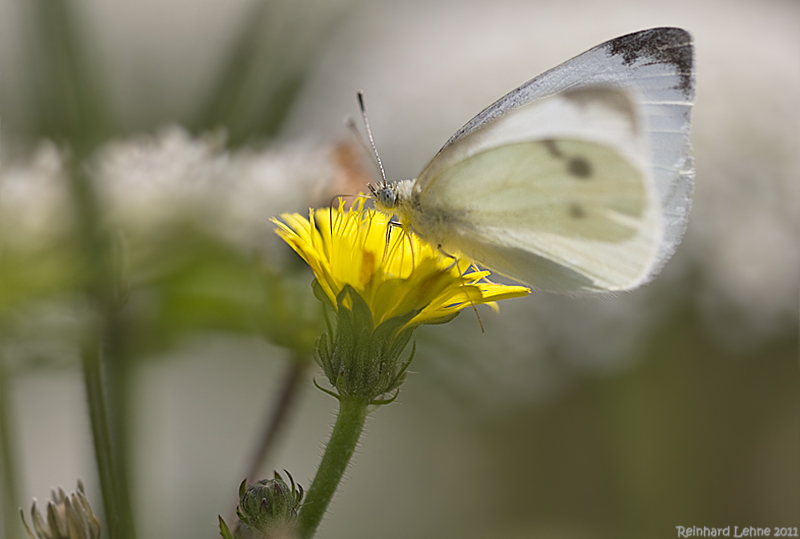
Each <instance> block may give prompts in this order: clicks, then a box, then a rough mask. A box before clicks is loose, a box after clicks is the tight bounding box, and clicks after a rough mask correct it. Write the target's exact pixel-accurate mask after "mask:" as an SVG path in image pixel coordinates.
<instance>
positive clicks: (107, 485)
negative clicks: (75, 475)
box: [81, 342, 132, 539]
mask: <svg viewBox="0 0 800 539" xmlns="http://www.w3.org/2000/svg"><path fill="white" fill-rule="evenodd" d="M81 360H82V363H83V380H84V385H85V386H86V398H87V401H88V403H89V419H90V421H91V425H92V439H93V440H94V452H95V458H96V459H97V471H98V474H99V476H100V488H101V489H102V491H103V506H104V507H105V514H106V526H107V527H108V536H109V538H110V539H123V538H126V537H129V535H128V534H127V533H126V530H123V529H122V528H123V527H124V526H123V525H122V524H123V523H122V519H121V517H120V515H121V511H120V508H119V496H118V494H117V489H118V487H117V481H116V479H115V473H114V462H113V452H112V450H111V432H110V430H109V427H108V415H107V414H106V404H105V400H104V397H103V376H102V353H101V350H100V345H99V343H97V342H94V343H93V342H87V343H85V344H84V346H83V349H82V350H81ZM130 537H132V535H130Z"/></svg>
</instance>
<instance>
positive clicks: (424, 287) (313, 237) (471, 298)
mask: <svg viewBox="0 0 800 539" xmlns="http://www.w3.org/2000/svg"><path fill="white" fill-rule="evenodd" d="M281 218H282V219H283V222H281V221H278V220H277V219H273V221H274V222H275V223H276V224H277V225H278V227H279V228H278V230H277V232H278V234H279V235H280V236H281V237H282V238H283V239H284V240H285V241H286V242H287V243H288V244H289V245H291V246H292V248H293V249H294V250H295V251H297V253H298V254H299V255H300V256H301V257H303V259H304V260H305V261H306V262H307V263H308V265H309V266H311V269H312V270H313V271H314V275H315V276H316V281H315V283H314V290H315V293H316V295H317V297H318V298H320V299H321V300H324V301H325V302H326V303H327V304H329V305H330V306H331V307H332V308H333V310H334V311H335V317H334V322H335V323H334V324H329V326H328V332H327V333H324V334H323V335H321V336H320V338H319V339H318V341H317V361H318V363H319V364H320V366H321V367H322V370H323V371H324V373H325V376H327V378H328V380H329V381H330V383H331V385H333V387H334V388H336V391H337V393H333V392H331V391H328V393H330V394H331V395H333V396H335V397H337V398H341V397H342V396H346V397H348V398H350V397H353V398H356V399H360V400H362V401H363V402H366V403H372V404H385V403H387V402H391V400H393V398H394V396H393V397H392V398H389V399H385V398H384V399H382V398H380V397H381V395H386V394H389V393H392V392H395V396H396V395H397V393H396V391H397V390H398V389H399V387H400V385H401V384H402V383H403V381H404V380H405V374H406V370H407V368H408V366H409V364H410V363H411V360H412V358H413V357H414V348H413V347H412V351H411V354H410V357H408V358H405V359H404V358H403V357H402V355H403V350H404V349H405V348H406V345H407V344H408V342H409V341H410V340H411V335H412V333H413V332H414V329H415V328H416V327H417V326H419V325H420V324H435V323H441V322H447V321H448V320H451V319H452V318H453V317H455V316H456V315H457V314H458V313H459V312H460V311H461V309H463V308H464V307H468V306H470V305H477V304H479V303H489V304H493V302H495V301H497V300H499V299H505V298H513V297H518V296H523V295H525V294H527V293H528V292H529V290H528V289H527V288H525V287H522V286H506V285H499V284H492V283H489V282H487V281H486V277H487V276H488V275H489V272H488V271H479V270H477V269H474V268H473V267H472V265H471V264H470V263H468V262H467V261H465V260H458V259H453V258H452V257H448V256H445V255H443V254H442V253H440V252H438V250H436V249H434V248H433V247H431V246H430V245H428V244H426V243H425V242H423V241H421V240H420V239H419V238H417V237H416V236H415V235H414V234H412V233H411V232H410V231H403V230H399V229H398V230H393V229H392V225H390V224H389V219H388V217H387V216H386V215H384V214H383V213H380V212H377V211H375V210H371V209H365V208H364V198H359V199H358V200H356V202H355V203H354V204H353V206H352V207H351V208H350V209H347V210H346V209H345V208H344V201H342V200H341V199H340V200H339V207H338V208H336V209H334V208H328V209H323V210H313V209H312V210H310V211H309V216H308V219H306V218H304V217H302V216H300V215H299V214H296V213H295V214H283V215H281ZM323 391H327V390H323Z"/></svg>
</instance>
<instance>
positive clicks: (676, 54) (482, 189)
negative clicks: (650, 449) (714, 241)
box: [369, 28, 695, 292]
mask: <svg viewBox="0 0 800 539" xmlns="http://www.w3.org/2000/svg"><path fill="white" fill-rule="evenodd" d="M694 78H695V77H694V50H693V46H692V38H691V36H690V35H689V33H688V32H686V31H685V30H682V29H680V28H653V29H650V30H644V31H641V32H637V33H633V34H629V35H625V36H622V37H619V38H617V39H613V40H611V41H608V42H606V43H603V44H602V45H598V46H597V47H595V48H593V49H591V50H589V51H587V52H585V53H583V54H581V55H580V56H576V57H575V58H573V59H571V60H568V61H567V62H565V63H563V64H561V65H560V66H558V67H555V68H553V69H551V70H549V71H547V72H545V73H543V74H541V75H539V76H538V77H536V78H534V79H532V80H530V81H528V82H526V83H525V84H523V85H522V86H520V87H519V88H517V89H516V90H513V91H512V92H511V93H509V94H508V95H506V96H504V97H502V98H501V99H499V100H498V101H497V102H495V103H494V104H492V105H491V106H489V107H488V108H487V109H485V110H484V111H483V112H481V113H480V114H478V115H477V116H476V117H475V118H473V119H472V120H470V121H469V122H468V123H467V124H466V125H465V126H464V127H462V128H461V129H460V130H459V131H458V132H457V133H456V134H455V135H453V137H452V138H451V139H450V140H449V141H447V143H446V144H445V145H444V147H443V148H442V149H441V150H439V153H438V154H437V155H436V156H435V157H434V158H433V160H432V161H431V162H430V163H429V164H428V166H427V167H425V169H424V170H423V171H422V173H421V174H420V175H419V177H417V179H415V180H402V181H399V182H396V183H387V182H386V181H385V180H384V181H382V182H380V183H379V184H377V185H374V184H370V185H369V188H370V190H371V192H372V195H373V197H374V198H375V206H376V207H377V208H378V209H379V210H381V211H384V212H385V213H388V214H389V215H391V214H395V215H396V216H397V217H398V218H399V220H400V222H401V223H402V225H403V226H404V227H409V228H410V229H411V230H413V231H414V232H415V233H417V234H418V235H419V236H420V237H421V238H423V239H424V240H426V241H427V242H429V243H431V244H432V245H434V246H438V247H439V248H440V249H441V250H442V251H443V252H445V253H449V254H460V255H462V256H465V257H467V258H469V259H472V260H474V261H475V262H477V263H478V264H479V265H482V266H485V267H487V268H489V269H491V270H494V271H495V272H497V273H500V274H502V275H506V276H508V277H510V278H512V279H515V280H517V281H520V282H522V283H525V284H527V285H530V286H531V287H533V288H537V289H541V290H550V291H557V292H605V291H613V290H629V289H632V288H635V287H637V286H639V285H641V284H643V283H645V282H647V281H649V280H650V279H651V278H652V277H653V276H654V275H655V274H656V273H657V272H658V271H659V270H660V269H661V267H662V266H663V265H664V263H665V262H666V261H667V260H668V259H669V258H670V256H672V254H673V252H674V251H675V248H676V247H677V245H678V243H679V242H680V240H681V237H682V235H683V232H684V230H685V228H686V220H687V217H688V213H689V209H690V207H691V197H692V191H693V184H694V170H693V167H692V160H691V157H690V156H689V140H688V139H689V127H690V116H691V110H692V102H693V99H694Z"/></svg>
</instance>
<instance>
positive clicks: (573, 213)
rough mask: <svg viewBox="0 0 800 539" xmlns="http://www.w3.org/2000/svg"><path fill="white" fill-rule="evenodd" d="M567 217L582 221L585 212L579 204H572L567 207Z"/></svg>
mask: <svg viewBox="0 0 800 539" xmlns="http://www.w3.org/2000/svg"><path fill="white" fill-rule="evenodd" d="M569 216H570V217H572V218H573V219H583V218H584V217H586V210H584V209H583V206H581V205H580V204H576V203H572V204H570V205H569Z"/></svg>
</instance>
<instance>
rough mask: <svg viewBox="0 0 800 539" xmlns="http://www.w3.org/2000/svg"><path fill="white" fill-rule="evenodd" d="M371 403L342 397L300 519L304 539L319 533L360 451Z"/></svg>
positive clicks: (300, 533)
mask: <svg viewBox="0 0 800 539" xmlns="http://www.w3.org/2000/svg"><path fill="white" fill-rule="evenodd" d="M368 404H369V401H367V400H365V399H361V398H357V397H346V396H341V397H339V416H338V417H337V418H336V424H335V425H334V426H333V433H332V434H331V439H330V441H329V442H328V446H327V447H326V448H325V454H324V455H323V456H322V462H321V463H320V465H319V469H318V470H317V475H316V476H315V477H314V481H313V482H312V483H311V488H309V489H308V494H307V495H306V499H305V501H304V502H303V507H302V508H301V510H300V515H299V517H298V518H299V526H298V533H299V535H300V539H311V537H313V536H314V533H315V532H316V531H317V527H318V526H319V523H320V521H321V520H322V517H323V515H324V514H325V511H326V510H327V509H328V504H329V503H330V502H331V498H332V497H333V493H334V492H336V488H337V487H338V486H339V482H340V481H341V480H342V475H344V471H345V469H347V465H348V463H349V462H350V459H351V458H352V457H353V453H354V452H355V450H356V444H357V443H358V439H359V437H360V436H361V432H362V431H363V430H364V422H365V421H366V419H367V406H368Z"/></svg>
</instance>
